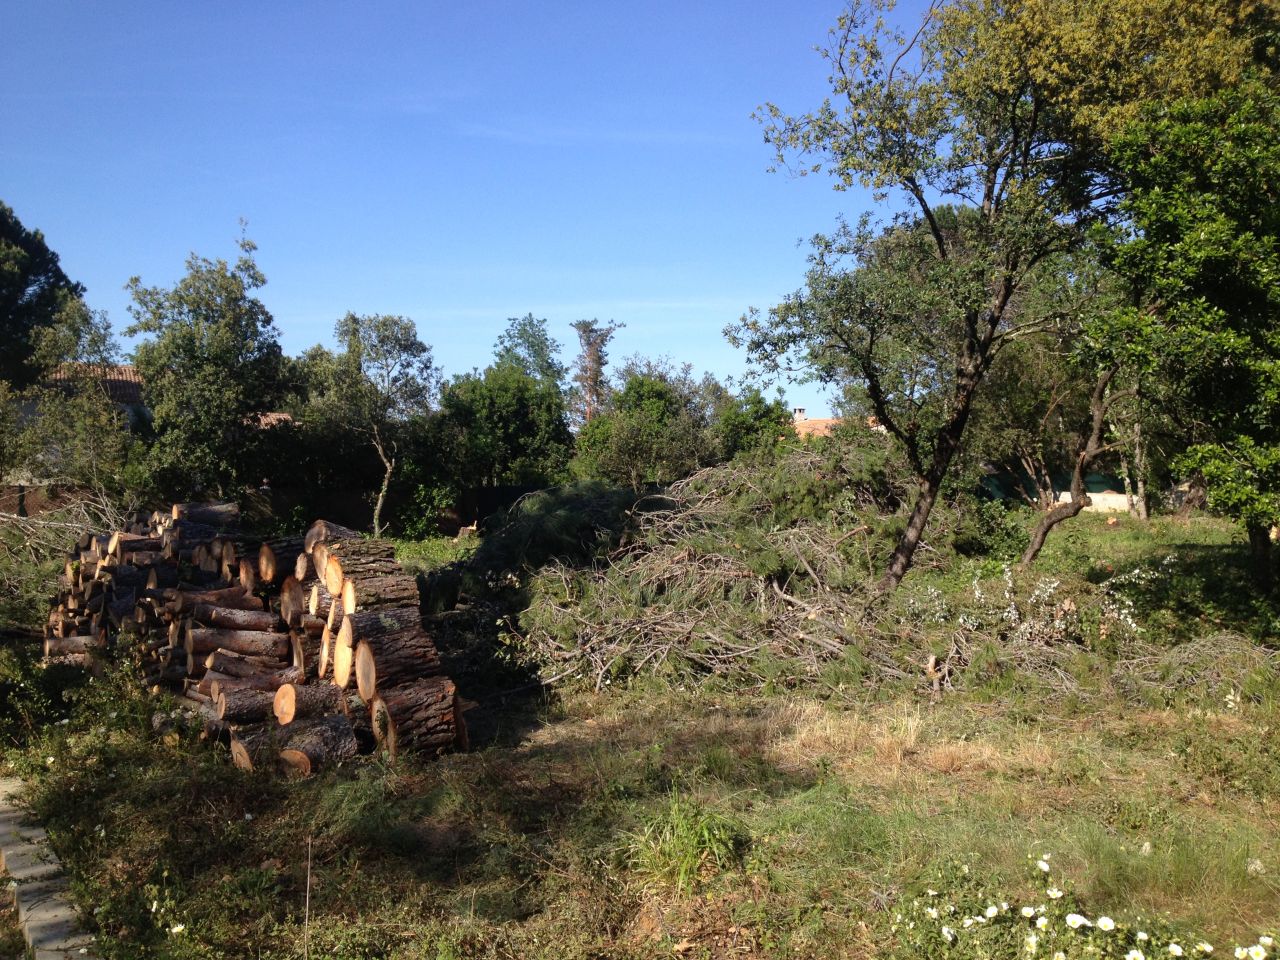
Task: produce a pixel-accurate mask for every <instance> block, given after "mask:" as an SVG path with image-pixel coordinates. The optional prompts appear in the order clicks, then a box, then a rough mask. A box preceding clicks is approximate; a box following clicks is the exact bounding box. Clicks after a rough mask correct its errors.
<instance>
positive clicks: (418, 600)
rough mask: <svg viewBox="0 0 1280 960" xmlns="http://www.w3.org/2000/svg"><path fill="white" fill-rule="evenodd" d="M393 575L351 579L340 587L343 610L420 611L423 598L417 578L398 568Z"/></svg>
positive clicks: (397, 566)
mask: <svg viewBox="0 0 1280 960" xmlns="http://www.w3.org/2000/svg"><path fill="white" fill-rule="evenodd" d="M395 570H396V572H395V573H391V574H388V575H387V576H357V577H350V578H348V579H347V580H345V581H344V582H343V584H342V601H343V609H344V610H352V611H366V610H383V609H389V608H391V609H394V608H399V607H413V608H414V609H415V610H420V609H421V607H422V594H421V592H420V590H419V589H418V578H417V577H415V576H414V575H412V574H409V573H402V572H400V571H401V567H400V566H399V564H397V565H396V567H395Z"/></svg>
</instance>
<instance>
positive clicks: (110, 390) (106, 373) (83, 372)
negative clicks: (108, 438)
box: [49, 363, 142, 406]
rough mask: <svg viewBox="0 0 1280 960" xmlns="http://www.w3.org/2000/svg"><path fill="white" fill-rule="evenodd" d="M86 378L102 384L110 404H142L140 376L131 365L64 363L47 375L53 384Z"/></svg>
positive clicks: (136, 369)
mask: <svg viewBox="0 0 1280 960" xmlns="http://www.w3.org/2000/svg"><path fill="white" fill-rule="evenodd" d="M80 377H88V378H89V379H92V380H97V381H98V382H99V383H101V384H102V388H103V389H104V390H105V391H106V393H107V397H108V398H109V399H110V400H111V402H112V403H118V404H121V405H123V406H134V405H139V404H141V403H142V376H141V375H140V374H139V373H138V368H137V367H135V366H133V365H132V364H127V363H119V364H110V363H64V364H62V366H60V367H58V369H56V370H54V371H53V373H52V374H50V375H49V379H50V380H51V381H52V382H54V383H66V382H68V381H71V380H74V379H78V378H80Z"/></svg>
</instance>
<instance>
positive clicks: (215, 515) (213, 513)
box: [172, 503, 240, 530]
mask: <svg viewBox="0 0 1280 960" xmlns="http://www.w3.org/2000/svg"><path fill="white" fill-rule="evenodd" d="M172 517H173V519H174V520H186V521H188V522H189V523H200V524H205V525H206V526H210V527H216V528H217V529H219V530H234V529H235V528H237V527H239V526H240V507H239V505H238V504H234V503H175V504H174V505H173V509H172Z"/></svg>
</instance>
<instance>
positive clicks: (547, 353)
mask: <svg viewBox="0 0 1280 960" xmlns="http://www.w3.org/2000/svg"><path fill="white" fill-rule="evenodd" d="M559 356H560V343H559V342H558V341H557V340H555V339H554V338H553V337H552V336H551V334H549V333H548V332H547V321H546V320H539V319H537V318H536V317H534V315H533V314H532V313H527V314H525V315H524V316H523V317H512V318H511V319H509V320H508V321H507V329H506V330H504V331H503V332H502V333H501V334H499V335H498V340H497V342H496V343H495V344H494V345H493V358H494V361H495V362H496V363H500V364H502V363H509V364H512V365H514V366H515V367H517V368H518V369H520V370H523V371H524V372H525V373H527V374H528V375H529V376H531V377H533V378H534V379H537V380H545V381H547V382H549V383H554V384H557V385H559V386H563V384H564V379H565V377H566V376H567V375H568V372H569V370H568V368H567V367H566V366H565V365H564V364H563V363H561V362H560V359H559Z"/></svg>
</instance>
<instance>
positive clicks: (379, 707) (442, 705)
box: [369, 677, 467, 759]
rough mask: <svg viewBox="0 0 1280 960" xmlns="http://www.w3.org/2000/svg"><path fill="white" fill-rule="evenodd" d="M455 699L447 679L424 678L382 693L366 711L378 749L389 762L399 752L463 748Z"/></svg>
mask: <svg viewBox="0 0 1280 960" xmlns="http://www.w3.org/2000/svg"><path fill="white" fill-rule="evenodd" d="M457 700H458V694H457V690H456V689H455V688H454V685H453V681H452V680H450V679H448V678H447V677H427V678H426V679H424V680H414V681H413V682H412V683H406V684H404V685H403V686H399V687H389V688H387V689H386V690H383V691H382V692H381V693H380V694H379V695H378V696H376V697H374V699H373V703H372V704H371V706H370V711H369V714H370V719H371V722H372V724H373V733H374V736H375V737H376V738H377V740H378V745H379V747H380V748H381V749H383V750H386V751H387V753H388V754H389V755H390V756H391V758H392V759H394V758H395V757H396V756H398V755H399V753H400V752H401V751H402V750H415V751H419V752H422V753H428V754H430V753H439V752H441V751H443V750H449V749H452V748H458V749H465V748H466V744H467V733H466V725H465V724H464V723H463V722H462V716H461V714H460V712H459V710H458V703H457Z"/></svg>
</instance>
